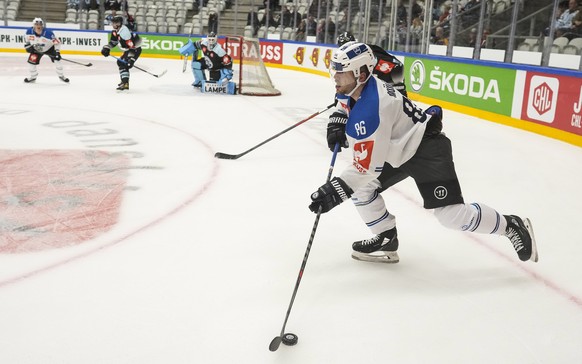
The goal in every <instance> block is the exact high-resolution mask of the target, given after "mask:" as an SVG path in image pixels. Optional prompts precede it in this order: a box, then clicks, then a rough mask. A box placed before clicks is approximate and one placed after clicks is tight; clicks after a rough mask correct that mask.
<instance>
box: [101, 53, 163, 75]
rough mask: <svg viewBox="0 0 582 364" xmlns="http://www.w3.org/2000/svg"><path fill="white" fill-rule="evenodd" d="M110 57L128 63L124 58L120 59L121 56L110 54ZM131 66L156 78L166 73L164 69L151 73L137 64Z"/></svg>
mask: <svg viewBox="0 0 582 364" xmlns="http://www.w3.org/2000/svg"><path fill="white" fill-rule="evenodd" d="M111 57H113V58H115V59H116V60H118V61H119V62H123V63H125V64H128V63H127V61H126V60H124V59H121V58H119V57H115V56H111ZM133 68H136V69H138V70H140V71H142V72H145V73H147V74H149V75H152V76H154V77H158V78H159V77H160V76H163V75H164V74H165V73H166V72H165V71H164V72H162V73H160V74H159V75H157V74H155V73H151V72H150V71H148V70H144V69H143V68H141V67H138V66H136V65H133Z"/></svg>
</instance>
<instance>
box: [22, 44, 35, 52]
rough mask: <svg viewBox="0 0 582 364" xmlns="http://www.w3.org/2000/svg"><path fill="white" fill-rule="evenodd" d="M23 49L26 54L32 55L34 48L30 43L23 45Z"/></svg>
mask: <svg viewBox="0 0 582 364" xmlns="http://www.w3.org/2000/svg"><path fill="white" fill-rule="evenodd" d="M24 49H25V50H26V51H27V52H28V53H34V46H33V45H32V44H30V43H28V44H25V45H24Z"/></svg>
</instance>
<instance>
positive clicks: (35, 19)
mask: <svg viewBox="0 0 582 364" xmlns="http://www.w3.org/2000/svg"><path fill="white" fill-rule="evenodd" d="M35 25H40V26H41V27H43V28H44V21H43V20H42V18H34V20H33V21H32V26H35Z"/></svg>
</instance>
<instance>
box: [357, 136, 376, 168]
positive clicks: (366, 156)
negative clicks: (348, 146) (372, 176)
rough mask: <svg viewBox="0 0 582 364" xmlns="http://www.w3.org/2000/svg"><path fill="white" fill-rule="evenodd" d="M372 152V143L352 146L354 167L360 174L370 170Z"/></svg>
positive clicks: (366, 142) (369, 141) (371, 141)
mask: <svg viewBox="0 0 582 364" xmlns="http://www.w3.org/2000/svg"><path fill="white" fill-rule="evenodd" d="M373 150H374V141H373V140H368V141H365V142H359V143H356V144H354V167H356V169H357V170H358V172H360V173H365V172H367V171H368V169H370V163H371V162H372V151H373Z"/></svg>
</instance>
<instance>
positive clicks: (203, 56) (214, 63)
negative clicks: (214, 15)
mask: <svg viewBox="0 0 582 364" xmlns="http://www.w3.org/2000/svg"><path fill="white" fill-rule="evenodd" d="M179 52H180V54H182V55H183V56H186V57H188V56H189V55H190V54H193V55H194V56H193V58H192V73H193V74H194V83H193V84H192V86H194V87H201V86H202V81H206V79H207V78H206V74H205V72H204V70H206V69H207V70H208V74H209V79H210V81H213V82H217V83H220V84H227V83H228V82H229V81H230V80H231V79H232V75H233V72H232V58H231V57H230V56H229V55H228V54H227V53H226V51H225V50H224V48H222V46H221V45H220V44H218V39H217V36H216V34H215V33H214V32H210V33H209V34H208V36H207V37H206V39H204V40H199V41H196V42H192V40H188V43H186V44H185V45H184V46H183V47H182V48H180V49H179Z"/></svg>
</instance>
